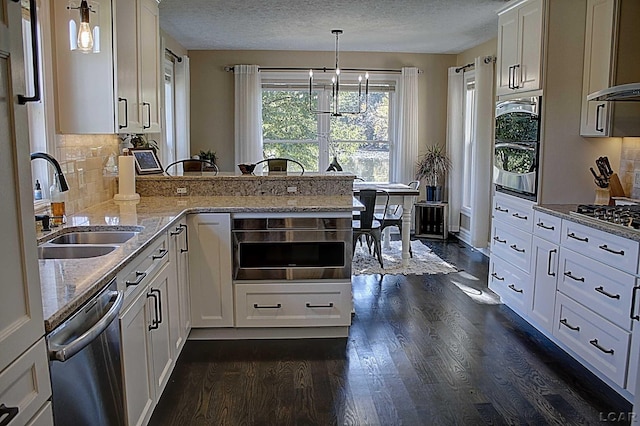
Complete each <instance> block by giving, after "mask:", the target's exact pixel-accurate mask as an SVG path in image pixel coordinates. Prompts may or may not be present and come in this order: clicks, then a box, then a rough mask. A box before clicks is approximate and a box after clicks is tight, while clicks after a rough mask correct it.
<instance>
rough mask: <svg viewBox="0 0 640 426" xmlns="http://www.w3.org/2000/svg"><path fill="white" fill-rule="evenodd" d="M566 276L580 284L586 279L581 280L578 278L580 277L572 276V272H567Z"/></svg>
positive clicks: (581, 278)
mask: <svg viewBox="0 0 640 426" xmlns="http://www.w3.org/2000/svg"><path fill="white" fill-rule="evenodd" d="M564 275H565V276H566V277H569V278H571V279H572V280H575V281H580V282H584V277H579V278H578V277H576V276H575V275H572V274H571V271H567V272H565V273H564Z"/></svg>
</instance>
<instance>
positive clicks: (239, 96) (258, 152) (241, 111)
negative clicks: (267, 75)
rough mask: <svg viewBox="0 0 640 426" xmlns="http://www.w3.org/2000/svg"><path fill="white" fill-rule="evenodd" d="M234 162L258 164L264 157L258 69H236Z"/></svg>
mask: <svg viewBox="0 0 640 426" xmlns="http://www.w3.org/2000/svg"><path fill="white" fill-rule="evenodd" d="M233 70H234V74H235V162H236V164H241V163H255V162H257V161H259V160H261V159H262V158H263V154H262V87H261V83H260V73H259V72H258V66H257V65H235V66H234V67H233Z"/></svg>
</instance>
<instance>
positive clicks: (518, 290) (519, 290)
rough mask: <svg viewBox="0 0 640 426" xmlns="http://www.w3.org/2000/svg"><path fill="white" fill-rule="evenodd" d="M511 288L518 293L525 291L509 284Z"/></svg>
mask: <svg viewBox="0 0 640 426" xmlns="http://www.w3.org/2000/svg"><path fill="white" fill-rule="evenodd" d="M509 288H510V289H511V290H513V291H515V292H516V293H522V292H523V290H522V289H521V288H516V286H515V285H513V284H509Z"/></svg>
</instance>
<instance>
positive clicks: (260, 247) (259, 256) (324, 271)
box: [231, 214, 352, 280]
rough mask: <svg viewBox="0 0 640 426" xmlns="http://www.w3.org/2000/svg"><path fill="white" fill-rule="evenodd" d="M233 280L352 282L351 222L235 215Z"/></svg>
mask: <svg viewBox="0 0 640 426" xmlns="http://www.w3.org/2000/svg"><path fill="white" fill-rule="evenodd" d="M231 233H232V239H233V279H234V280H308V279H344V278H347V279H348V278H351V257H352V241H351V239H352V229H351V218H350V217H349V218H345V217H319V218H314V217H291V216H289V217H287V216H284V215H277V214H274V215H273V216H269V217H265V216H264V215H261V216H252V215H250V214H248V215H246V214H243V215H236V216H234V218H233V222H232V231H231Z"/></svg>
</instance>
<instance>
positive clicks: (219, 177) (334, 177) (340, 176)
mask: <svg viewBox="0 0 640 426" xmlns="http://www.w3.org/2000/svg"><path fill="white" fill-rule="evenodd" d="M355 178H356V175H353V174H336V175H333V174H331V175H329V174H327V175H324V174H317V175H311V174H308V175H294V174H291V175H284V174H282V175H277V174H273V175H268V174H267V175H254V174H251V175H210V176H208V175H203V176H191V175H190V176H167V175H161V174H157V175H138V176H136V180H194V181H198V180H212V179H216V180H237V179H266V180H282V179H302V180H318V179H323V180H354V179H355Z"/></svg>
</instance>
